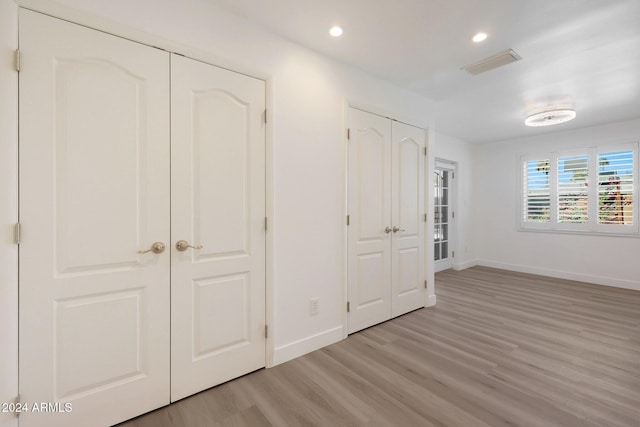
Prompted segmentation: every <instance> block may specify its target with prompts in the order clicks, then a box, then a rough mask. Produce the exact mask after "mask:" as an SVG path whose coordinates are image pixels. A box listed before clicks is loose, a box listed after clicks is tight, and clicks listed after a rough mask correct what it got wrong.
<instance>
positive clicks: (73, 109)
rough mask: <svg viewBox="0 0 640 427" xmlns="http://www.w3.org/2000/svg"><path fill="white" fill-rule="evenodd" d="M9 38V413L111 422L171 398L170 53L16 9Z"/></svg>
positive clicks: (36, 419) (30, 420)
mask: <svg viewBox="0 0 640 427" xmlns="http://www.w3.org/2000/svg"><path fill="white" fill-rule="evenodd" d="M20 48H21V50H22V52H23V55H22V68H21V72H20V77H19V85H20V220H21V223H22V225H23V230H22V239H21V245H20V267H19V269H20V390H21V391H20V392H21V400H22V401H23V402H25V403H27V404H29V405H30V406H29V410H28V411H25V412H23V413H22V414H21V416H20V425H21V426H23V427H28V426H101V425H111V424H114V423H116V422H119V421H122V420H124V419H127V418H131V417H133V416H135V415H138V414H140V413H142V412H146V411H149V410H152V409H154V408H157V407H159V406H162V405H165V404H167V403H169V375H168V373H169V278H170V274H169V268H170V264H169V258H170V251H169V250H165V251H161V249H162V246H161V245H162V244H164V245H167V247H168V245H169V243H170V242H169V230H170V228H169V168H168V167H167V165H168V164H169V93H168V90H167V88H168V85H169V55H168V54H167V53H166V52H162V51H160V50H157V49H153V48H149V47H147V46H143V45H140V44H136V43H132V42H130V41H127V40H123V39H120V38H117V37H114V36H111V35H107V34H105V33H101V32H98V31H93V30H89V29H87V28H85V27H81V26H78V25H74V24H71V23H68V22H65V21H61V20H57V19H51V18H49V17H46V16H44V15H40V14H37V13H34V12H30V11H26V10H21V11H20ZM155 242H158V243H159V244H157V245H156V246H155V250H156V252H158V253H154V251H153V250H152V251H149V252H146V253H139V251H143V250H149V249H151V248H154V246H153V245H154V243H155ZM40 403H42V404H45V405H49V404H50V405H51V406H44V407H43V410H42V411H34V408H33V406H31V405H34V404H40ZM38 409H39V407H38Z"/></svg>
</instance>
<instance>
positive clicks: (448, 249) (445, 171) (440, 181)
mask: <svg viewBox="0 0 640 427" xmlns="http://www.w3.org/2000/svg"><path fill="white" fill-rule="evenodd" d="M456 169H457V166H456V164H455V163H454V162H451V161H448V160H443V159H436V164H435V168H434V171H433V186H434V192H433V194H434V199H433V209H434V212H433V227H434V230H433V261H434V271H435V272H438V271H442V270H446V269H448V268H451V267H452V266H453V258H454V257H455V247H454V241H455V240H454V234H455V223H454V220H455V206H454V194H455V185H454V183H455V176H456Z"/></svg>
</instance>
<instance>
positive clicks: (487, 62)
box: [462, 49, 522, 75]
mask: <svg viewBox="0 0 640 427" xmlns="http://www.w3.org/2000/svg"><path fill="white" fill-rule="evenodd" d="M521 59H522V57H521V56H520V55H518V54H517V53H515V52H514V51H513V50H512V49H509V50H505V51H504V52H500V53H498V54H497V55H493V56H491V57H489V58H486V59H483V60H482V61H478V62H476V63H475V64H471V65H467V66H466V67H462V69H463V70H465V71H466V72H467V73H469V74H473V75H476V74H480V73H484V72H486V71H489V70H493V69H494V68H498V67H502V66H503V65H507V64H511V63H512V62H516V61H519V60H521Z"/></svg>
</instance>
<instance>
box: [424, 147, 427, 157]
mask: <svg viewBox="0 0 640 427" xmlns="http://www.w3.org/2000/svg"><path fill="white" fill-rule="evenodd" d="M424 155H425V156H426V155H427V147H424Z"/></svg>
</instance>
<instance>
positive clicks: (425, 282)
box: [424, 280, 427, 289]
mask: <svg viewBox="0 0 640 427" xmlns="http://www.w3.org/2000/svg"><path fill="white" fill-rule="evenodd" d="M424 288H425V289H427V281H426V280H425V281H424Z"/></svg>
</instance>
